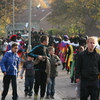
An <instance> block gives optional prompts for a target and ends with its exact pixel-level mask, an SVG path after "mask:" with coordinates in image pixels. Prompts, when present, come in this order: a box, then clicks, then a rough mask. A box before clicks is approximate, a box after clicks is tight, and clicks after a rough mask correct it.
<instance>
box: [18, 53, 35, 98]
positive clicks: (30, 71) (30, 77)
mask: <svg viewBox="0 0 100 100" xmlns="http://www.w3.org/2000/svg"><path fill="white" fill-rule="evenodd" d="M33 59H34V58H33V57H31V56H30V55H29V54H28V58H27V61H26V62H25V63H24V65H23V68H22V71H21V73H20V78H21V79H23V73H24V70H25V90H24V91H25V97H27V95H28V96H29V97H30V98H31V96H32V93H33V92H32V89H33V83H34V74H35V72H34V63H33Z"/></svg>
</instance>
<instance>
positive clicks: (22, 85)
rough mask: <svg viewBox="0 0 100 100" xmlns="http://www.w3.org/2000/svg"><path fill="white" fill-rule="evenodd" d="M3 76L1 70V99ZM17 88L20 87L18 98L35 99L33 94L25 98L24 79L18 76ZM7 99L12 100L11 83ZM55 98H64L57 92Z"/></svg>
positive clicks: (22, 99) (23, 99)
mask: <svg viewBox="0 0 100 100" xmlns="http://www.w3.org/2000/svg"><path fill="white" fill-rule="evenodd" d="M2 78H3V74H2V72H1V71H0V99H1V93H2V89H3V84H2ZM17 88H18V96H19V99H18V100H33V96H32V98H29V97H26V98H25V97H24V79H20V77H18V80H17ZM33 94H34V93H33ZM6 100H12V88H11V85H10V88H9V92H8V95H7V97H6ZM38 100H39V99H38ZM45 100H47V99H45ZM49 100H52V99H49ZM53 100H54V99H53ZM55 100H62V99H61V98H60V97H59V96H58V95H57V94H55Z"/></svg>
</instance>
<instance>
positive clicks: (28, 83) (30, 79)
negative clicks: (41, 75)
mask: <svg viewBox="0 0 100 100" xmlns="http://www.w3.org/2000/svg"><path fill="white" fill-rule="evenodd" d="M33 84H34V76H25V90H24V91H25V93H27V94H28V95H29V96H32V93H33V91H32V89H33Z"/></svg>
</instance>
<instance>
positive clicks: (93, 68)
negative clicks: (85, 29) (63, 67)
mask: <svg viewBox="0 0 100 100" xmlns="http://www.w3.org/2000/svg"><path fill="white" fill-rule="evenodd" d="M96 44H97V38H96V37H89V38H88V39H87V49H86V50H84V51H83V52H81V53H80V54H79V56H78V59H77V64H76V74H75V76H76V82H77V83H80V100H87V99H88V97H89V96H90V100H97V96H98V75H99V73H100V54H99V53H97V52H96V50H95V47H96Z"/></svg>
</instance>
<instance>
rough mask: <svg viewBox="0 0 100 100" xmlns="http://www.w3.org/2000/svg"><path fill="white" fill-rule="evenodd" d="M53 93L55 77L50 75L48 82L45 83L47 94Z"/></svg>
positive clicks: (51, 94) (52, 94)
mask: <svg viewBox="0 0 100 100" xmlns="http://www.w3.org/2000/svg"><path fill="white" fill-rule="evenodd" d="M54 93H55V77H50V82H49V83H48V85H47V96H54Z"/></svg>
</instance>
